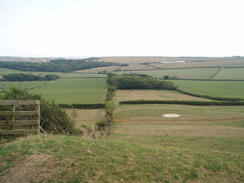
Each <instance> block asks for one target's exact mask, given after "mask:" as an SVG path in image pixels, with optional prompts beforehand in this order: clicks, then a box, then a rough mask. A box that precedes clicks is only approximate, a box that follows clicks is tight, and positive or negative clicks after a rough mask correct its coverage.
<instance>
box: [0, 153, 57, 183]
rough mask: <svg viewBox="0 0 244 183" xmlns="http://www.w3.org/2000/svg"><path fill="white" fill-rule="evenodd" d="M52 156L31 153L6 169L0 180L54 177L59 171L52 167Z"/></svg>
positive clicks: (13, 181)
mask: <svg viewBox="0 0 244 183" xmlns="http://www.w3.org/2000/svg"><path fill="white" fill-rule="evenodd" d="M53 164H54V157H53V156H51V155H47V154H32V155H29V156H26V157H25V158H23V159H21V160H20V161H19V162H18V163H17V165H16V166H15V167H13V168H10V169H8V170H6V171H5V172H4V173H3V174H4V176H2V177H0V182H4V183H20V182H31V181H34V180H35V181H36V182H43V181H45V180H48V179H49V178H53V177H56V176H57V175H58V174H59V172H58V171H56V170H55V169H54V168H52V167H53Z"/></svg>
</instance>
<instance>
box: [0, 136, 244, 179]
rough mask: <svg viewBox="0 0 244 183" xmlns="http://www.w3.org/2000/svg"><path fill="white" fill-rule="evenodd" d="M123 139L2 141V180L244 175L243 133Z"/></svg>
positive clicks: (66, 138) (114, 137)
mask: <svg viewBox="0 0 244 183" xmlns="http://www.w3.org/2000/svg"><path fill="white" fill-rule="evenodd" d="M128 137H129V136H128ZM122 138H123V139H124V137H122ZM120 139H121V136H119V135H117V136H116V135H115V136H112V137H111V139H108V140H92V139H85V138H81V137H74V136H73V137H72V136H52V135H46V136H44V135H43V136H33V137H28V138H21V139H18V140H16V141H14V142H1V143H0V159H1V161H0V182H8V181H9V182H17V181H18V182H242V181H243V180H244V179H243V176H244V174H243V164H242V161H241V160H243V158H244V157H243V153H242V152H243V143H242V142H243V141H242V140H241V139H239V138H217V137H169V136H161V137H160V136H159V137H153V138H151V140H153V143H152V141H151V140H150V138H148V137H146V139H149V141H150V145H149V144H148V142H149V141H148V140H146V141H144V139H145V137H144V136H139V137H138V138H137V139H138V141H135V142H133V143H132V142H130V141H129V140H127V141H126V140H123V141H121V140H120ZM16 172H17V173H16ZM20 175H21V176H20Z"/></svg>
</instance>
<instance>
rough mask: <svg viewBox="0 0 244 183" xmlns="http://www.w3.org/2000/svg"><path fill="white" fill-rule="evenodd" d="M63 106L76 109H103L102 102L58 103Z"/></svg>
mask: <svg viewBox="0 0 244 183" xmlns="http://www.w3.org/2000/svg"><path fill="white" fill-rule="evenodd" d="M59 106H60V107H63V108H76V109H103V108H105V105H104V104H59Z"/></svg>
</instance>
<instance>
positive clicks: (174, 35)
mask: <svg viewBox="0 0 244 183" xmlns="http://www.w3.org/2000/svg"><path fill="white" fill-rule="evenodd" d="M243 7H244V0H0V56H33V57H35V56H36V57H41V56H53V57H55V56H62V57H87V56H237V55H240V56H244V46H243V43H244V24H243V17H244V11H243Z"/></svg>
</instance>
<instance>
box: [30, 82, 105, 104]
mask: <svg viewBox="0 0 244 183" xmlns="http://www.w3.org/2000/svg"><path fill="white" fill-rule="evenodd" d="M31 92H33V93H38V94H42V95H43V96H44V97H45V98H47V99H49V100H53V101H54V102H56V103H57V104H97V103H103V101H104V97H105V94H106V79H104V78H70V79H68V78H64V79H59V80H57V81H55V82H53V83H51V84H49V85H47V86H45V87H42V88H37V89H34V90H31Z"/></svg>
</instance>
